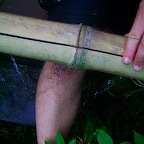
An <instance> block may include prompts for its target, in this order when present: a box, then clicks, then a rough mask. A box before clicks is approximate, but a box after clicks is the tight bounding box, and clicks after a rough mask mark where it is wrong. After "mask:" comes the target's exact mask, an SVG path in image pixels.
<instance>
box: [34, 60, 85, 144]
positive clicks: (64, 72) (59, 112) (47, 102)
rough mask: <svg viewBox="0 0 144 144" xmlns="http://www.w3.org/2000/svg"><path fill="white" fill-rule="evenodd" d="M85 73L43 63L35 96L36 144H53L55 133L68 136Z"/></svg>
mask: <svg viewBox="0 0 144 144" xmlns="http://www.w3.org/2000/svg"><path fill="white" fill-rule="evenodd" d="M84 73H85V71H74V70H72V69H69V68H68V67H64V66H62V65H58V64H54V63H50V62H46V63H45V65H44V67H43V69H42V72H41V75H40V78H39V81H38V86H37V93H36V126H37V137H38V144H44V141H45V140H48V141H51V142H53V143H54V141H55V135H56V132H57V131H60V132H61V133H62V134H63V135H64V136H66V135H67V133H68V131H69V129H70V127H71V125H72V122H73V120H74V118H75V116H76V113H77V109H78V106H79V102H80V98H81V83H82V80H83V77H84Z"/></svg>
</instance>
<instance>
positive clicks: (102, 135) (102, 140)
mask: <svg viewBox="0 0 144 144" xmlns="http://www.w3.org/2000/svg"><path fill="white" fill-rule="evenodd" d="M96 137H97V140H98V143H99V144H113V140H112V138H111V137H110V136H109V134H107V133H106V132H105V131H104V130H100V129H97V130H96Z"/></svg>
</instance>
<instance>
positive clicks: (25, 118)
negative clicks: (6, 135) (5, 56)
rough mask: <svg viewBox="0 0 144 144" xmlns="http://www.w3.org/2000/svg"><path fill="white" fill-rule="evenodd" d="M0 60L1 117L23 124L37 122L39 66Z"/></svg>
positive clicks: (13, 60) (12, 58)
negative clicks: (36, 97) (36, 104)
mask: <svg viewBox="0 0 144 144" xmlns="http://www.w3.org/2000/svg"><path fill="white" fill-rule="evenodd" d="M11 60H12V62H0V119H2V120H6V121H12V122H16V123H22V124H34V123H35V90H36V83H37V79H38V76H39V73H40V69H39V68H35V67H30V66H24V65H21V64H17V63H16V60H15V58H14V57H13V56H11Z"/></svg>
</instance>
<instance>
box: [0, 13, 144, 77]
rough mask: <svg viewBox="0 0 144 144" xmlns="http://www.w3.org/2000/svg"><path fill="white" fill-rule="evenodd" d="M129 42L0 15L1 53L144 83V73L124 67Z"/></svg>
mask: <svg viewBox="0 0 144 144" xmlns="http://www.w3.org/2000/svg"><path fill="white" fill-rule="evenodd" d="M125 41H126V38H125V37H123V36H119V35H114V34H110V33H105V32H102V31H99V30H96V29H93V28H92V27H89V26H83V25H82V24H79V25H78V24H74V25H71V24H63V23H57V22H50V21H45V20H38V19H33V18H28V17H24V16H18V15H13V14H7V13H3V12H0V52H1V53H6V54H10V55H17V56H21V57H27V58H32V59H38V60H43V61H52V62H56V63H60V64H64V65H67V66H70V67H73V68H76V69H87V70H96V71H101V72H106V73H111V74H116V75H122V76H126V77H131V78H136V79H141V80H144V70H142V71H139V72H137V71H135V70H134V69H133V68H132V65H124V64H123V63H122V54H123V48H124V44H125Z"/></svg>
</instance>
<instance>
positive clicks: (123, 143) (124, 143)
mask: <svg viewBox="0 0 144 144" xmlns="http://www.w3.org/2000/svg"><path fill="white" fill-rule="evenodd" d="M120 144H131V142H121V143H120Z"/></svg>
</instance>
